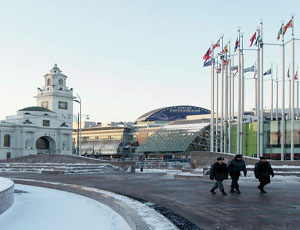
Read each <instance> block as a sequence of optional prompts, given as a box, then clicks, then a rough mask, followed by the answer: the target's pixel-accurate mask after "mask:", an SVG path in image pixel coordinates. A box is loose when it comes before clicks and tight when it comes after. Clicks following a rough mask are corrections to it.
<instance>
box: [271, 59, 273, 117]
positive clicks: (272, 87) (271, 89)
mask: <svg viewBox="0 0 300 230" xmlns="http://www.w3.org/2000/svg"><path fill="white" fill-rule="evenodd" d="M271 121H273V63H272V64H271Z"/></svg>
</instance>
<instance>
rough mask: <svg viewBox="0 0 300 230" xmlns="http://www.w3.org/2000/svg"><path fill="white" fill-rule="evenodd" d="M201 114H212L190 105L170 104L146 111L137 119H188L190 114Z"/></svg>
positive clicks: (138, 120)
mask: <svg viewBox="0 0 300 230" xmlns="http://www.w3.org/2000/svg"><path fill="white" fill-rule="evenodd" d="M200 114H210V110H208V109H204V108H201V107H197V106H189V105H180V106H170V107H163V108H159V109H155V110H152V111H150V112H148V113H145V114H143V115H142V116H140V117H139V118H138V119H136V121H137V122H140V121H175V120H183V119H186V117H187V116H189V115H200Z"/></svg>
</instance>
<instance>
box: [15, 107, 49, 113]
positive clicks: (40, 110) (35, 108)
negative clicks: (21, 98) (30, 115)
mask: <svg viewBox="0 0 300 230" xmlns="http://www.w3.org/2000/svg"><path fill="white" fill-rule="evenodd" d="M19 111H35V112H47V113H54V112H53V111H52V110H50V109H46V108H43V107H39V106H30V107H26V108H24V109H20V110H19Z"/></svg>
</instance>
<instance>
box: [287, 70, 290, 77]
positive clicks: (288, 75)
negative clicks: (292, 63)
mask: <svg viewBox="0 0 300 230" xmlns="http://www.w3.org/2000/svg"><path fill="white" fill-rule="evenodd" d="M287 77H288V78H290V68H288V71H287Z"/></svg>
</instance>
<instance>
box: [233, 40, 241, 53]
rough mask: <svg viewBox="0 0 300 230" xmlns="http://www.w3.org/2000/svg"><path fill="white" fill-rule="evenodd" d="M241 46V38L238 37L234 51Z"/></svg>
mask: <svg viewBox="0 0 300 230" xmlns="http://www.w3.org/2000/svg"><path fill="white" fill-rule="evenodd" d="M239 46H240V41H239V39H238V38H237V39H236V42H235V46H234V52H235V51H236V50H237V48H238V47H239Z"/></svg>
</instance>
